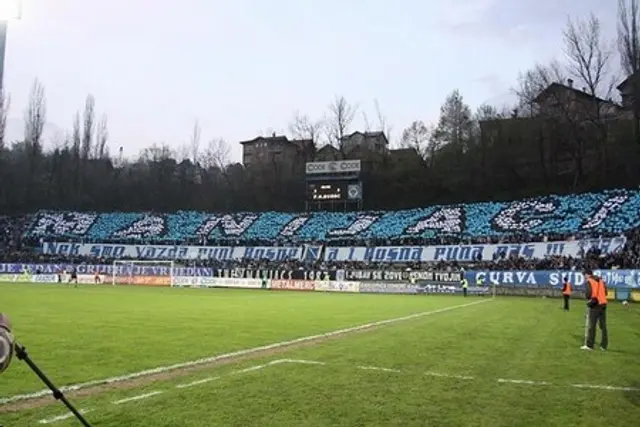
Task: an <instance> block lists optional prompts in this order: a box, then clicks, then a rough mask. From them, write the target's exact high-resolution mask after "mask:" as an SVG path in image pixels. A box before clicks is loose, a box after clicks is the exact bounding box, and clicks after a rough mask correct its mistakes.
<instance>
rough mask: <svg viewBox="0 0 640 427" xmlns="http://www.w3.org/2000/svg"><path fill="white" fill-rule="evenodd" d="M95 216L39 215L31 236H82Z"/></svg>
mask: <svg viewBox="0 0 640 427" xmlns="http://www.w3.org/2000/svg"><path fill="white" fill-rule="evenodd" d="M97 217H98V216H97V215H96V214H84V213H77V212H69V213H41V214H39V215H38V219H37V221H36V223H35V225H34V226H33V229H32V232H33V234H35V235H36V236H37V235H42V234H50V235H55V236H61V235H69V234H74V235H78V236H83V235H85V234H87V231H89V228H91V226H92V225H93V223H94V222H95V220H96V218H97Z"/></svg>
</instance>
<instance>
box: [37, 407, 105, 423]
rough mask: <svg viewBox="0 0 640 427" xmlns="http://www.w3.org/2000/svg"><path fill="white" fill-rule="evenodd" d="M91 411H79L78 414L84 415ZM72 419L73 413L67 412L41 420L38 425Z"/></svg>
mask: <svg viewBox="0 0 640 427" xmlns="http://www.w3.org/2000/svg"><path fill="white" fill-rule="evenodd" d="M91 411H93V409H81V410H80V411H79V412H80V413H81V414H82V415H84V414H86V413H87V412H91ZM71 417H73V412H67V413H66V414H64V415H58V416H56V417H51V418H43V419H41V420H40V421H38V422H39V423H40V424H53V423H57V422H58V421H64V420H66V419H68V418H71Z"/></svg>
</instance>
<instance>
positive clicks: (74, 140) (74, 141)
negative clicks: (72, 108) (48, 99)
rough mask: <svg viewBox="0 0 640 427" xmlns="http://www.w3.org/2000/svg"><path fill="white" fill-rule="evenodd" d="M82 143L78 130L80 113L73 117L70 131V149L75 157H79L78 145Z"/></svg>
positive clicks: (80, 133)
mask: <svg viewBox="0 0 640 427" xmlns="http://www.w3.org/2000/svg"><path fill="white" fill-rule="evenodd" d="M81 144H82V132H81V130H80V113H79V112H76V115H75V116H74V117H73V131H72V133H71V151H72V152H73V155H74V156H75V157H78V158H79V157H80V145H81Z"/></svg>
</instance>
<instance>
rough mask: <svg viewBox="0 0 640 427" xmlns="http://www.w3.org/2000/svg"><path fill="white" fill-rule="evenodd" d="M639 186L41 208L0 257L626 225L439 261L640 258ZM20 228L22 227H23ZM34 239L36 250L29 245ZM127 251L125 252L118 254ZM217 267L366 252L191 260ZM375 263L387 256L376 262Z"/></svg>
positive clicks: (510, 264)
mask: <svg viewBox="0 0 640 427" xmlns="http://www.w3.org/2000/svg"><path fill="white" fill-rule="evenodd" d="M639 211H640V192H639V191H631V190H613V191H606V192H601V193H591V194H581V195H570V196H547V197H539V198H534V199H528V200H521V201H515V202H486V203H477V204H461V205H451V206H433V207H428V208H424V209H413V210H405V211H395V212H359V213H328V212H314V213H297V214H293V213H278V212H267V213H259V214H258V213H237V214H206V213H198V212H177V213H173V214H159V213H153V212H151V213H102V214H99V213H80V212H39V213H37V214H35V215H33V216H32V217H30V218H25V217H13V218H8V217H0V227H1V228H0V230H2V233H0V261H2V262H12V263H27V262H36V263H37V262H73V263H110V262H111V261H113V259H112V258H109V257H102V258H99V259H96V258H95V257H87V256H79V255H56V254H50V255H45V254H42V253H39V252H38V250H37V249H38V248H39V247H41V244H42V243H43V242H77V243H114V244H173V245H195V246H202V245H220V246H225V245H226V246H252V245H264V246H274V245H279V246H283V245H287V244H290V245H300V244H320V245H327V246H331V247H334V246H355V245H359V246H367V247H372V246H377V245H398V246H402V245H447V244H453V245H459V244H484V243H498V242H500V243H528V242H536V241H549V242H550V241H561V240H565V241H566V240H572V239H587V238H606V237H614V236H620V235H625V236H626V238H627V241H626V244H625V249H624V250H622V251H617V252H615V253H610V254H605V255H604V256H602V254H600V253H599V252H598V251H597V250H589V251H588V252H587V253H585V254H583V256H582V257H570V256H569V257H567V256H553V255H550V256H546V257H544V258H542V259H528V258H524V257H519V256H503V257H497V258H495V259H493V260H490V261H488V260H484V261H481V260H473V261H472V262H465V263H461V262H455V261H439V262H437V263H435V264H434V263H433V262H432V263H430V264H429V266H430V267H432V268H433V267H436V268H440V269H451V268H459V267H460V266H467V265H470V266H473V267H474V268H482V269H502V270H526V269H546V270H549V269H571V268H581V267H582V266H584V265H585V263H589V265H590V266H591V267H599V268H611V267H617V268H637V267H639V266H640V231H638V227H639V226H640V216H639V215H638V212H639ZM20 236H22V237H20ZM25 248H28V249H29V250H27V249H25ZM120 259H122V258H120ZM188 264H189V265H193V266H203V267H214V268H232V267H245V268H291V269H293V268H300V267H301V266H303V265H304V266H306V267H309V266H310V264H313V266H314V267H319V268H329V269H340V268H349V267H352V268H358V267H362V265H363V263H362V262H358V261H327V260H313V261H311V260H306V261H294V260H287V261H277V262H273V261H267V260H227V261H219V260H212V259H197V260H189V261H188ZM366 265H367V267H368V268H375V267H380V268H382V267H383V266H385V264H384V263H375V262H368V263H366ZM393 267H394V268H406V267H411V268H425V263H424V262H406V263H395V264H394V265H393Z"/></svg>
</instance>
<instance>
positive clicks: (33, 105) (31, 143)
mask: <svg viewBox="0 0 640 427" xmlns="http://www.w3.org/2000/svg"><path fill="white" fill-rule="evenodd" d="M46 122H47V102H46V99H45V94H44V86H43V85H42V83H40V81H39V80H38V79H36V80H34V82H33V85H32V86H31V92H30V93H29V101H28V104H27V108H26V109H25V112H24V140H25V143H26V144H27V146H28V147H29V151H30V152H31V154H32V155H37V153H40V152H41V151H42V132H43V131H44V125H45V123H46Z"/></svg>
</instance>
